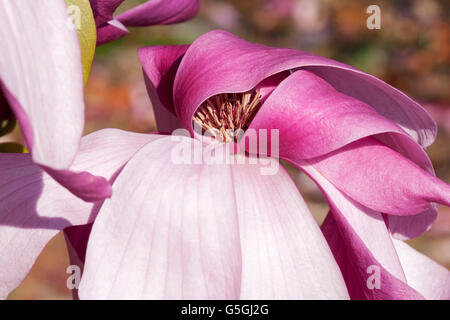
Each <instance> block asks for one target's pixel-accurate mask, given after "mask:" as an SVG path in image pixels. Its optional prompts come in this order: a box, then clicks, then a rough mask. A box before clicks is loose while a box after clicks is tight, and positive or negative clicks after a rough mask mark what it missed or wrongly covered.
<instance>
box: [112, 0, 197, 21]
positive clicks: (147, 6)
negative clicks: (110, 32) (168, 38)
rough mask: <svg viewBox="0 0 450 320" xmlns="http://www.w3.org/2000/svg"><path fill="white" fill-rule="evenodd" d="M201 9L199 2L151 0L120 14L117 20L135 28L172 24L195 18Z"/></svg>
mask: <svg viewBox="0 0 450 320" xmlns="http://www.w3.org/2000/svg"><path fill="white" fill-rule="evenodd" d="M199 8H200V1H199V0H150V1H147V2H145V3H143V4H141V5H139V6H137V7H135V8H132V9H130V10H128V11H125V12H124V13H121V14H119V15H118V16H117V17H116V19H117V20H119V21H121V22H122V23H123V24H124V25H126V26H133V27H137V26H150V25H156V24H172V23H178V22H183V21H186V20H189V19H191V18H193V17H195V15H196V14H197V12H198V10H199Z"/></svg>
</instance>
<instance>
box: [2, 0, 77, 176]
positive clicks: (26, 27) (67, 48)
mask: <svg viewBox="0 0 450 320" xmlns="http://www.w3.org/2000/svg"><path fill="white" fill-rule="evenodd" d="M68 19H69V16H68V13H67V9H66V5H65V2H64V0H59V1H52V2H51V3H50V2H48V1H44V2H42V3H41V2H38V1H31V2H30V3H29V4H27V5H26V6H24V5H22V4H20V3H19V2H16V1H2V2H1V3H0V38H1V39H2V46H1V49H0V52H1V57H2V58H1V59H0V78H1V82H2V87H3V89H4V90H5V91H6V92H5V95H6V97H7V98H8V100H9V103H10V104H11V107H12V108H13V110H14V113H15V114H16V116H17V118H18V120H19V123H20V125H21V128H22V131H23V133H24V136H25V139H26V142H27V146H28V149H29V150H30V151H32V155H33V160H34V161H35V162H37V163H39V164H42V165H45V166H48V167H51V168H53V169H56V170H58V169H67V168H68V167H69V165H70V164H71V163H72V161H73V159H74V157H75V155H76V152H77V150H78V147H79V141H80V137H81V134H82V130H83V118H84V102H83V76H82V71H81V58H80V48H79V45H78V38H77V33H76V31H75V30H73V29H71V28H69V27H68ZM11 100H15V101H11Z"/></svg>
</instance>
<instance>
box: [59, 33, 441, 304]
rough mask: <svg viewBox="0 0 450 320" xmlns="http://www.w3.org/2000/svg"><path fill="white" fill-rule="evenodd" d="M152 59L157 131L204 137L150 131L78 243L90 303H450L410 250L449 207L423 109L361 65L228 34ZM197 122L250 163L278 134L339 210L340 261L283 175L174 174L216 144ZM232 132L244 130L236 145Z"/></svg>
mask: <svg viewBox="0 0 450 320" xmlns="http://www.w3.org/2000/svg"><path fill="white" fill-rule="evenodd" d="M139 57H140V60H141V63H142V65H143V69H144V74H145V80H146V84H147V87H148V91H149V94H150V97H151V98H152V102H153V105H154V108H155V112H156V119H157V121H158V128H159V130H160V131H167V132H171V131H172V130H174V129H177V128H180V127H181V128H184V129H186V130H188V132H189V133H190V134H191V138H181V140H177V141H178V142H174V141H173V139H169V138H159V139H158V138H156V136H153V138H155V139H156V140H153V141H152V142H150V143H149V144H147V145H145V146H144V147H142V148H141V149H140V150H139V151H138V152H137V153H136V154H135V155H133V157H132V158H131V160H130V161H129V162H128V163H127V164H126V166H125V167H124V169H123V170H122V171H121V172H120V174H119V175H118V176H117V178H116V180H115V182H114V185H113V190H114V193H113V196H112V198H111V199H108V200H106V201H105V203H104V204H103V206H102V207H101V208H100V209H99V212H98V216H97V218H96V220H95V222H94V223H93V225H88V226H85V227H83V228H81V229H78V230H77V228H72V229H70V231H69V232H67V234H66V235H67V239H68V244H69V248H70V249H71V257H72V259H73V261H76V262H77V263H79V264H82V263H83V262H85V265H84V274H83V278H82V281H81V285H80V289H79V290H80V291H79V294H80V297H81V298H233V299H235V298H250V299H253V298H321V299H323V298H346V297H347V294H348V295H349V296H350V298H353V299H380V298H382V299H411V298H413V299H419V298H430V299H434V298H450V292H449V290H450V289H449V288H450V286H449V284H450V274H449V272H448V271H447V270H446V269H445V268H444V267H442V266H439V265H438V264H436V263H435V262H433V261H431V260H430V259H428V258H427V257H425V256H423V255H421V254H420V253H418V252H416V251H415V250H413V249H412V248H410V247H409V246H408V245H407V244H405V243H404V242H403V241H402V240H404V239H408V238H412V237H416V236H418V235H420V234H422V233H423V232H425V231H426V230H428V228H429V227H430V225H431V224H432V222H433V221H434V219H435V218H436V215H437V209H436V204H435V203H443V204H445V205H450V186H449V185H447V184H446V183H444V182H442V181H440V180H439V179H437V178H436V177H435V176H434V174H433V168H432V166H431V162H430V160H429V158H428V157H427V155H426V153H425V152H424V147H425V146H428V145H429V144H431V143H432V141H433V139H434V136H435V133H436V127H435V124H434V122H433V120H432V119H431V118H430V117H429V116H428V114H427V113H426V112H425V111H424V109H423V108H422V107H421V106H420V105H418V104H417V103H416V102H414V101H412V100H411V99H410V98H408V97H407V96H406V95H404V94H402V93H401V92H399V91H398V90H396V89H394V88H392V87H391V86H389V85H387V84H386V83H384V82H382V81H381V80H378V79H376V78H374V77H372V76H370V75H367V74H365V73H363V72H361V71H358V70H356V69H354V68H352V67H350V66H347V65H344V64H341V63H338V62H335V61H332V60H329V59H325V58H321V57H317V56H314V55H311V54H308V53H305V52H301V51H297V50H289V49H278V48H270V47H266V46H262V45H257V44H252V43H248V42H246V41H243V40H241V39H239V38H237V37H235V36H233V35H231V34H229V33H227V32H224V31H213V32H209V33H207V34H205V35H203V36H201V37H200V38H198V39H197V40H196V41H195V42H194V43H193V44H192V45H190V46H158V47H147V48H142V49H140V50H139ZM194 124H198V125H200V126H201V127H202V128H203V129H204V130H205V131H206V130H208V131H209V132H210V133H211V134H212V136H214V137H215V138H216V141H214V140H209V143H213V144H214V143H216V144H217V142H220V141H228V142H229V144H231V145H234V147H233V148H231V150H238V149H241V150H246V151H247V156H248V157H249V156H251V150H249V149H248V148H247V145H246V144H245V142H246V138H248V137H249V135H250V134H249V133H250V132H252V130H256V131H259V132H260V133H261V132H262V133H263V134H266V133H265V131H263V129H278V130H279V138H280V140H279V156H280V158H283V159H285V160H287V161H289V162H291V163H293V164H294V165H296V166H297V167H298V168H299V169H300V170H302V171H303V172H305V173H307V174H308V175H309V176H310V177H311V178H312V179H313V180H314V181H315V182H316V183H317V184H318V186H319V187H320V189H321V190H322V191H323V193H324V195H325V197H326V198H327V200H328V203H329V206H330V213H329V214H328V216H327V219H326V221H325V222H324V224H323V225H322V231H323V234H324V236H325V239H326V241H327V243H328V245H329V248H331V250H332V254H333V256H332V255H331V254H330V251H329V248H328V247H327V246H326V245H325V242H324V239H323V236H322V234H321V233H319V232H318V227H317V224H316V223H315V221H314V220H313V219H312V218H311V215H310V212H309V210H308V208H307V207H306V205H305V203H304V201H303V200H302V197H301V195H300V194H299V193H298V191H297V190H296V188H295V187H294V184H293V183H292V182H291V180H290V178H289V177H288V175H287V174H286V172H285V171H284V169H283V168H281V167H280V170H279V171H278V172H277V173H276V174H275V175H267V176H264V175H261V171H260V169H261V165H260V164H254V165H251V164H248V163H246V164H237V163H236V162H234V163H232V164H223V163H222V164H216V165H208V164H197V165H195V164H194V165H193V164H190V163H182V164H179V163H178V164H174V161H173V152H172V151H173V150H174V148H177V146H176V145H177V144H182V145H187V146H188V147H186V148H185V150H192V149H198V148H201V146H202V143H208V142H207V141H208V140H202V142H196V141H197V140H200V139H202V137H201V136H200V135H199V132H195V131H194V129H193V128H194ZM229 129H233V130H235V129H242V130H246V131H245V134H244V137H242V138H241V140H239V141H237V142H235V139H234V138H233V137H232V136H230V135H228V134H227V130H229ZM267 132H268V131H267ZM153 138H152V139H153ZM266 138H268V139H262V137H261V136H260V140H266V141H268V142H269V145H268V146H267V147H266V150H272V146H271V145H270V142H271V139H270V138H269V137H266ZM149 139H150V136H149ZM194 153H195V152H194ZM203 155H204V154H203ZM240 157H242V155H236V158H238V159H239V158H240ZM270 161H276V160H274V159H270ZM237 162H238V161H237ZM243 162H245V161H243ZM91 228H92V230H90V229H91ZM89 233H90V235H89ZM88 235H89V241H88V242H87V239H88ZM86 245H87V248H86ZM333 258H334V259H333ZM334 261H337V263H338V265H339V267H340V269H339V270H338V269H337V268H336V265H335V263H334ZM341 275H342V276H343V279H342V278H341ZM377 277H378V279H377ZM344 282H345V286H344Z"/></svg>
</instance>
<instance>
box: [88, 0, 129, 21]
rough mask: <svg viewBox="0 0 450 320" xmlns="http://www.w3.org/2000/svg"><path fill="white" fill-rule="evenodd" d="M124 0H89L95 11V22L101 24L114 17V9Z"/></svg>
mask: <svg viewBox="0 0 450 320" xmlns="http://www.w3.org/2000/svg"><path fill="white" fill-rule="evenodd" d="M123 1H124V0H89V2H90V3H91V8H92V12H93V13H94V19H95V24H96V25H97V26H100V25H102V24H104V23H105V22H108V21H109V20H112V19H113V15H114V11H116V9H117V8H118V7H119V6H120V4H121V3H122V2H123Z"/></svg>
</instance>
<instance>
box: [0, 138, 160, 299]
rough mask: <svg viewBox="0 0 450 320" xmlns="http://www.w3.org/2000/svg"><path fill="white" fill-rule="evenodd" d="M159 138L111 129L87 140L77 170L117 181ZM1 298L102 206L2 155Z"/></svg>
mask: <svg viewBox="0 0 450 320" xmlns="http://www.w3.org/2000/svg"><path fill="white" fill-rule="evenodd" d="M156 138H159V136H154V135H144V134H134V133H129V132H125V131H120V130H115V129H106V130H101V131H98V132H95V133H93V134H91V135H88V136H86V137H84V138H83V139H82V143H81V147H80V152H79V154H78V156H77V158H76V159H75V162H74V164H73V166H74V167H75V168H76V169H77V170H89V171H91V172H93V173H94V174H97V175H99V176H103V177H105V178H106V179H111V178H112V177H113V176H114V174H116V173H117V172H118V170H120V169H121V167H122V166H123V165H124V163H126V161H128V160H129V158H130V157H131V156H132V155H133V154H134V153H135V152H136V150H138V149H139V148H141V147H142V146H143V145H145V144H146V143H148V142H149V141H152V140H153V139H156ZM0 171H1V172H0V175H1V177H2V179H1V180H0V297H3V298H4V297H6V296H7V295H8V293H9V292H10V291H11V290H13V289H14V288H15V287H17V286H18V285H19V284H20V282H21V281H22V280H23V278H24V277H25V276H26V274H27V273H28V271H29V270H30V268H31V267H32V265H33V263H34V261H35V260H36V258H37V256H38V255H39V254H40V252H41V250H42V249H43V248H44V246H45V245H46V243H47V242H48V241H49V240H50V239H51V238H52V237H53V236H54V235H56V234H57V233H58V232H59V231H60V230H63V229H64V228H66V227H68V226H71V225H79V224H85V223H88V222H90V221H92V219H93V218H94V217H95V214H96V212H97V210H98V208H99V206H100V205H101V203H97V204H92V203H87V202H84V201H83V200H81V199H79V198H77V197H75V196H73V195H72V194H71V193H70V192H69V191H68V190H66V189H65V188H63V187H61V186H60V185H59V184H58V183H57V182H56V181H55V180H53V179H52V178H51V177H50V176H49V175H48V174H46V173H45V172H44V171H43V170H42V169H41V168H40V167H39V166H37V165H36V164H34V163H33V161H32V159H31V157H30V155H29V154H13V153H8V154H0Z"/></svg>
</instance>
